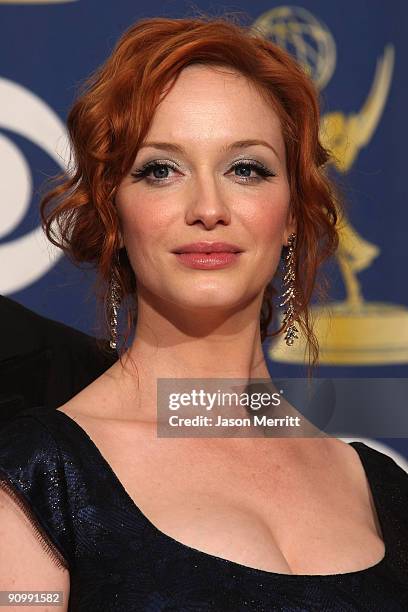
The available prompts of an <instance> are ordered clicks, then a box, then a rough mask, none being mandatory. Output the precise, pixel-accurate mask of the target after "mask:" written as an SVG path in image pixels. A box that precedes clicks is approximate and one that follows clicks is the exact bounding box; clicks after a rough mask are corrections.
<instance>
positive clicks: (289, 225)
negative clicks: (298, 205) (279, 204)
mask: <svg viewBox="0 0 408 612" xmlns="http://www.w3.org/2000/svg"><path fill="white" fill-rule="evenodd" d="M296 231H297V223H296V219H295V216H294V214H293V211H292V209H291V208H289V211H288V216H287V220H286V227H285V231H284V234H283V239H284V242H283V244H284V246H287V244H288V240H289V236H290V235H291V234H296Z"/></svg>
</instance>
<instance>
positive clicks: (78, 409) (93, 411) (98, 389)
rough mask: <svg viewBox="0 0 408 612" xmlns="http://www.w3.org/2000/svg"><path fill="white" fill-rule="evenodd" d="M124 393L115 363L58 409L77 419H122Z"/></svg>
mask: <svg viewBox="0 0 408 612" xmlns="http://www.w3.org/2000/svg"><path fill="white" fill-rule="evenodd" d="M123 395H124V394H123V387H121V384H120V376H119V366H118V363H115V364H113V365H112V366H111V367H110V368H109V369H108V370H106V371H105V372H103V373H102V374H101V375H100V376H99V377H98V378H96V379H95V380H94V381H93V382H92V383H90V384H89V385H88V386H87V387H85V388H84V389H82V391H80V392H79V393H77V394H76V395H75V396H74V397H72V398H71V399H70V400H68V401H67V402H65V404H62V405H61V406H59V407H58V408H57V410H59V411H60V412H65V414H67V415H68V416H70V417H71V418H75V419H77V418H82V419H89V420H91V419H92V420H95V421H97V420H110V419H120V418H121V417H123V416H124V406H125V403H124V401H123Z"/></svg>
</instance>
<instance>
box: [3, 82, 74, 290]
mask: <svg viewBox="0 0 408 612" xmlns="http://www.w3.org/2000/svg"><path fill="white" fill-rule="evenodd" d="M0 100H1V101H2V103H1V105H0V160H1V163H0V201H1V206H0V270H1V275H0V293H2V294H4V295H7V294H11V293H14V292H16V291H19V290H21V289H23V288H25V287H27V286H28V285H30V284H31V283H34V282H35V281H37V280H38V279H39V278H41V277H42V276H43V275H44V274H46V273H47V272H48V270H49V269H50V268H51V267H52V266H54V265H55V263H56V261H57V260H58V259H59V258H60V257H61V256H62V251H60V250H59V249H57V248H56V247H54V246H53V245H52V244H51V243H49V242H48V241H47V239H46V238H45V235H44V233H43V230H42V228H41V225H37V227H35V228H34V229H31V230H29V231H27V232H24V231H21V230H20V231H19V228H20V227H21V225H22V222H23V221H24V219H26V217H27V215H28V214H29V212H30V205H31V203H32V201H33V200H34V201H35V199H34V198H33V195H34V194H33V181H32V175H31V169H30V164H29V163H28V161H27V159H26V157H25V156H24V154H23V152H22V151H21V149H20V148H19V147H18V146H17V145H16V144H15V142H14V141H13V133H14V134H16V135H17V136H20V137H23V138H25V139H26V140H27V141H28V142H30V143H32V144H33V145H35V146H37V147H38V148H39V149H41V150H42V151H43V152H44V154H45V155H48V156H49V157H50V158H51V159H52V160H53V161H54V162H55V163H56V164H57V165H58V166H59V167H60V168H61V169H62V170H67V161H65V160H64V158H63V155H62V154H60V153H58V152H57V151H58V150H61V151H64V152H65V153H66V154H67V158H66V159H67V160H68V159H69V156H68V153H69V143H68V138H67V134H66V130H65V126H64V124H63V123H62V121H61V120H60V118H59V117H58V116H57V115H56V113H55V112H54V111H53V110H52V108H51V107H49V106H48V105H47V104H46V103H45V102H44V101H43V100H42V99H41V98H39V97H38V96H36V95H35V94H34V93H33V92H32V91H30V90H28V89H26V88H24V87H22V86H21V85H18V84H17V83H15V82H13V81H10V80H8V79H4V78H0ZM2 130H5V131H6V133H5V132H2ZM16 140H17V141H18V138H16ZM33 205H34V204H33ZM37 217H38V220H39V215H37V216H36V218H37Z"/></svg>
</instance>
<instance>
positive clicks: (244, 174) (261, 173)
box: [232, 161, 276, 182]
mask: <svg viewBox="0 0 408 612" xmlns="http://www.w3.org/2000/svg"><path fill="white" fill-rule="evenodd" d="M232 167H233V169H234V170H238V171H239V172H238V174H236V175H235V176H238V177H239V178H241V179H244V182H249V181H261V180H263V179H265V178H267V177H270V176H276V174H275V173H274V172H272V171H271V170H269V169H268V168H267V167H266V166H264V165H263V164H261V163H260V162H256V161H239V162H237V163H235V164H234V165H233V166H232ZM252 172H256V173H257V175H258V176H252V175H251V173H252Z"/></svg>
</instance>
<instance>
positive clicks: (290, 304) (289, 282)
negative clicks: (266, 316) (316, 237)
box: [279, 234, 299, 346]
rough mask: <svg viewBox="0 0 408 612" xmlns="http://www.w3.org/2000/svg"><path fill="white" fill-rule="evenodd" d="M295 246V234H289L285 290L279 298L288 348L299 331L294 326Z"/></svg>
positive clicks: (284, 278) (284, 279)
mask: <svg viewBox="0 0 408 612" xmlns="http://www.w3.org/2000/svg"><path fill="white" fill-rule="evenodd" d="M295 244H296V234H291V235H290V236H289V239H288V247H289V250H288V253H287V255H286V257H285V275H284V277H283V287H284V288H286V290H285V291H284V293H283V294H282V296H281V299H283V302H282V303H281V304H279V306H286V305H287V306H286V310H285V312H284V319H283V331H284V332H285V340H286V344H287V345H288V346H292V344H293V342H294V340H295V338H298V337H299V336H297V333H296V332H298V331H299V330H298V329H297V327H296V325H295V321H296V318H297V314H296V288H295V255H294V251H295Z"/></svg>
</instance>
